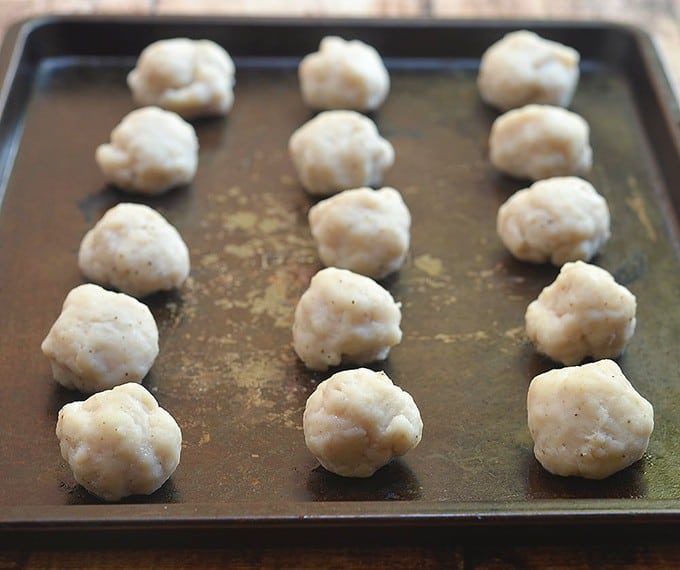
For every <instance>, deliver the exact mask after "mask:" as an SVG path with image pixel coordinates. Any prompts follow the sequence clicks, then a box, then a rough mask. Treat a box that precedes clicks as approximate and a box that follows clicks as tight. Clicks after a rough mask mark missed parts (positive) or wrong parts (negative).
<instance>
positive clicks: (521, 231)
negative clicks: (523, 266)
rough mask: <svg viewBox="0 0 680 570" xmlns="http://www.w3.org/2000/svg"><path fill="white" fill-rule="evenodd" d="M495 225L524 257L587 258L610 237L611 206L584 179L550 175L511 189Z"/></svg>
mask: <svg viewBox="0 0 680 570" xmlns="http://www.w3.org/2000/svg"><path fill="white" fill-rule="evenodd" d="M496 228H497V230H498V235H499V236H500V238H501V240H502V241H503V244H504V245H505V247H507V248H508V249H509V250H510V253H512V255H514V256H515V257H516V258H517V259H520V260H522V261H529V262H532V263H545V262H546V261H550V262H552V263H553V264H554V265H558V266H559V265H562V264H564V263H566V262H567V261H577V260H583V261H588V260H590V259H591V258H592V257H593V256H594V255H595V254H596V253H597V252H598V251H599V250H600V248H601V247H602V246H603V245H604V244H605V243H606V242H607V240H608V239H609V236H610V231H609V208H608V207H607V201H606V200H605V199H604V198H603V197H602V196H600V194H598V193H597V191H596V190H595V188H593V186H592V184H590V183H589V182H586V181H585V180H583V179H582V178H576V177H574V176H565V177H557V178H548V179H546V180H540V181H538V182H535V183H534V184H532V185H531V187H529V188H525V189H524V190H520V191H518V192H516V193H515V194H513V195H512V196H511V197H510V198H509V199H508V200H507V201H506V202H505V203H504V204H503V205H502V206H501V207H500V208H499V210H498V216H497V218H496Z"/></svg>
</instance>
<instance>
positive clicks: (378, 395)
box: [302, 368, 423, 477]
mask: <svg viewBox="0 0 680 570" xmlns="http://www.w3.org/2000/svg"><path fill="white" fill-rule="evenodd" d="M302 427H303V430H304V433H305V443H306V444H307V447H308V448H309V451H311V452H312V454H313V455H314V456H315V457H316V458H317V459H318V460H319V462H320V463H321V465H323V466H324V467H325V468H326V469H328V471H331V472H333V473H335V474H337V475H342V476H343V477H370V476H371V475H373V473H375V472H376V471H377V470H378V469H380V468H381V467H383V466H384V465H386V464H387V463H389V462H390V461H391V460H392V459H393V458H395V457H398V456H400V455H404V454H405V453H406V452H407V451H409V450H411V449H413V448H414V447H416V446H417V445H418V443H420V439H421V437H422V434H423V421H422V420H421V418H420V412H419V411H418V407H417V406H416V404H415V402H414V401H413V398H412V397H411V395H410V394H408V393H407V392H404V390H402V389H401V388H399V387H398V386H395V385H394V384H392V380H390V379H389V378H388V376H387V374H385V373H384V372H374V371H373V370H368V369H367V368H359V369H357V370H344V371H342V372H338V373H336V374H334V375H333V376H331V377H330V378H329V379H328V380H326V381H325V382H322V383H321V384H319V386H318V387H317V388H316V390H315V391H314V393H313V394H312V395H311V396H310V397H309V399H308V400H307V405H306V406H305V413H304V415H303V418H302Z"/></svg>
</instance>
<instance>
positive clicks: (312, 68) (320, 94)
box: [298, 36, 390, 111]
mask: <svg viewBox="0 0 680 570" xmlns="http://www.w3.org/2000/svg"><path fill="white" fill-rule="evenodd" d="M298 75H299V77H300V88H301V89H302V98H303V100H304V102H305V104H306V105H308V106H310V107H312V108H313V109H354V110H355V111H372V110H374V109H377V108H378V107H380V105H382V103H383V101H384V100H385V97H387V93H388V91H389V90H390V76H389V74H388V73H387V69H386V68H385V64H384V63H383V61H382V59H381V57H380V54H378V52H377V51H376V50H375V49H374V48H373V47H371V46H369V45H367V44H365V43H364V42H361V41H359V40H351V41H345V40H343V39H342V38H338V37H335V36H328V37H325V38H324V39H323V40H321V45H320V46H319V51H318V52H315V53H311V54H309V55H308V56H306V57H305V58H304V59H303V60H302V62H301V63H300V67H299V68H298Z"/></svg>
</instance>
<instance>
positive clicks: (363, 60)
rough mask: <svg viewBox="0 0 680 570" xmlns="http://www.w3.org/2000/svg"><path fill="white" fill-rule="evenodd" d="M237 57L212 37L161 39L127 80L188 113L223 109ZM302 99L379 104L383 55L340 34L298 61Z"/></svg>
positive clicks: (150, 97) (384, 77) (148, 101)
mask: <svg viewBox="0 0 680 570" xmlns="http://www.w3.org/2000/svg"><path fill="white" fill-rule="evenodd" d="M234 74H235V66H234V62H233V60H232V58H231V56H230V55H229V53H227V51H226V50H224V48H222V47H221V46H219V45H218V44H216V43H215V42H212V41H210V40H190V39H187V38H173V39H167V40H159V41H157V42H154V43H152V44H150V45H149V46H147V47H146V48H145V49H144V50H143V51H142V53H141V54H140V56H139V58H138V60H137V64H136V66H135V68H134V69H133V70H132V71H131V72H130V73H129V75H128V78H127V82H128V86H129V87H130V89H131V91H132V95H133V98H134V100H135V102H136V103H137V104H138V105H141V106H146V105H156V106H159V107H163V108H164V109H168V110H170V111H174V112H175V113H177V114H179V115H181V116H182V117H184V118H186V119H193V118H196V117H204V116H214V115H224V114H226V113H228V112H229V111H230V110H231V108H232V106H233V104H234V83H235V79H234ZM298 77H299V81H300V90H301V93H302V98H303V100H304V102H305V103H306V104H307V105H308V106H310V107H311V108H313V109H319V110H321V109H353V110H357V111H371V110H374V109H377V108H378V107H379V106H380V105H381V104H382V103H383V101H384V100H385V98H386V97H387V94H388V92H389V89H390V77H389V74H388V72H387V68H386V67H385V65H384V63H383V61H382V59H381V57H380V55H379V54H378V52H377V51H376V50H375V49H374V48H373V47H371V46H369V45H367V44H365V43H363V42H361V41H359V40H351V41H346V40H344V39H342V38H339V37H336V36H328V37H325V38H323V39H322V40H321V43H320V45H319V50H318V51H317V52H314V53H311V54H309V55H307V56H306V57H305V58H303V60H302V61H301V62H300V65H299V66H298Z"/></svg>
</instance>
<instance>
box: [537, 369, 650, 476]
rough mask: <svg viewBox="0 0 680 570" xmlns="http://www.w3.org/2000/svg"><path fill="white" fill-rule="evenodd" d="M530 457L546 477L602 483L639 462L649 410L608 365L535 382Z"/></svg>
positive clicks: (545, 376) (551, 373)
mask: <svg viewBox="0 0 680 570" xmlns="http://www.w3.org/2000/svg"><path fill="white" fill-rule="evenodd" d="M527 409H528V421H529V431H530V432H531V437H532V438H533V440H534V454H535V455H536V459H538V461H539V462H540V464H541V465H543V467H544V468H545V469H547V470H548V471H550V473H553V474H555V475H562V476H564V477H570V476H577V477H586V478H588V479H604V478H605V477H609V476H610V475H613V474H614V473H616V472H617V471H621V469H625V468H626V467H628V466H629V465H631V464H633V463H635V462H636V461H637V460H638V459H640V458H641V457H642V455H643V454H644V452H645V450H646V449H647V444H648V443H649V436H650V435H651V434H652V430H653V429H654V410H653V408H652V405H651V404H650V403H649V402H648V401H647V400H645V399H644V398H643V397H642V396H640V394H638V393H637V392H636V390H635V388H633V386H632V385H631V383H630V382H629V381H628V380H627V379H626V377H625V376H624V375H623V373H622V372H621V369H620V368H619V367H618V366H617V365H616V363H615V362H612V361H611V360H600V361H599V362H592V363H590V364H584V365H583V366H572V367H569V368H561V369H559V370H551V371H549V372H546V373H545V374H541V375H539V376H536V378H534V379H533V380H532V381H531V384H530V385H529V394H528V396H527Z"/></svg>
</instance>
